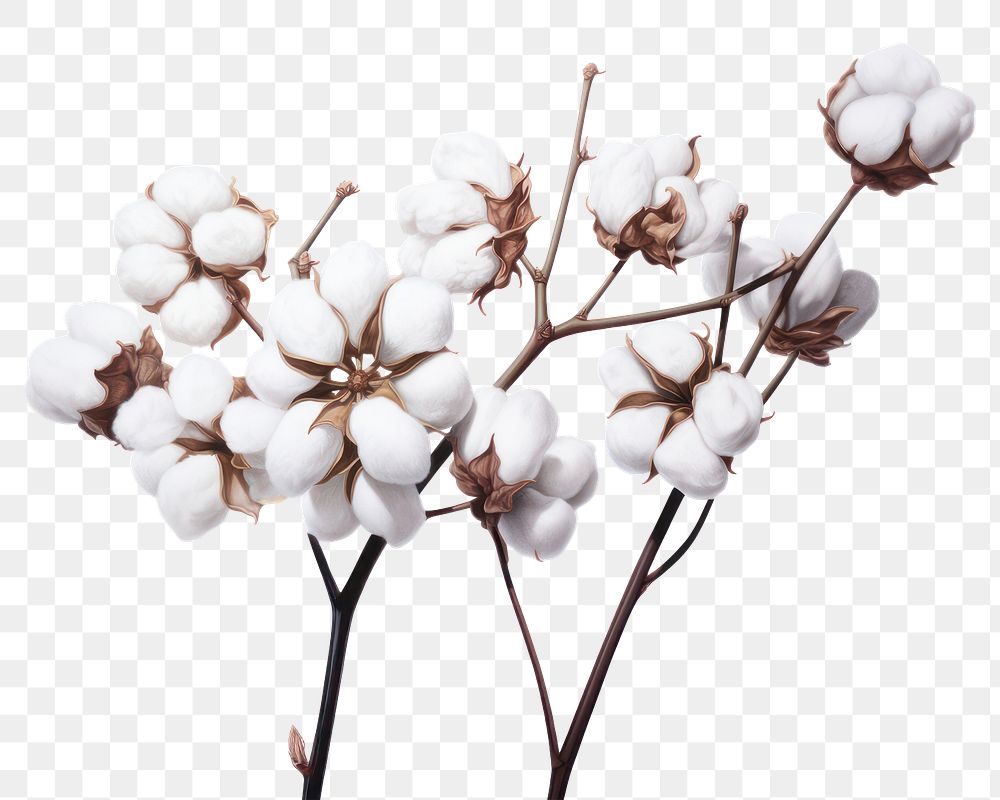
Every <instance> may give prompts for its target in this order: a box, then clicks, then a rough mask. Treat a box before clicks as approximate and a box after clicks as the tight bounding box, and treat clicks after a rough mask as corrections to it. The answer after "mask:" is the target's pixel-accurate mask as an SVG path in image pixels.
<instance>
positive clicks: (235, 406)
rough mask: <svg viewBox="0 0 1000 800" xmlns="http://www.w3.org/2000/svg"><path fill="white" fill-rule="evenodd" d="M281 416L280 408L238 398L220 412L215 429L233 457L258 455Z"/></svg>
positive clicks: (250, 398) (249, 399) (254, 398)
mask: <svg viewBox="0 0 1000 800" xmlns="http://www.w3.org/2000/svg"><path fill="white" fill-rule="evenodd" d="M171 380H173V378H172V377H171ZM283 416H284V413H283V412H282V411H281V409H280V408H275V407H274V406H269V405H268V404H267V403H263V402H261V401H260V400H258V399H257V398H256V397H238V398H237V399H235V400H233V402H231V403H230V404H229V405H227V406H226V407H225V410H223V412H222V419H221V420H219V427H220V428H221V429H222V437H223V438H224V439H225V440H226V446H227V447H228V448H229V449H230V450H232V451H233V452H234V453H259V452H261V451H263V450H264V449H265V448H266V447H267V443H268V442H269V441H270V440H271V434H272V433H274V429H275V428H276V427H278V423H279V422H281V418H282V417H283Z"/></svg>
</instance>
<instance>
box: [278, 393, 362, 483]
mask: <svg viewBox="0 0 1000 800" xmlns="http://www.w3.org/2000/svg"><path fill="white" fill-rule="evenodd" d="M323 405H324V404H323V403H321V402H316V401H308V402H304V403H296V404H295V405H294V406H292V407H291V408H290V409H288V411H286V412H285V415H284V416H283V417H282V418H281V422H279V423H278V424H277V426H276V427H275V429H274V433H273V434H272V435H271V439H270V441H269V442H268V444H267V451H266V456H265V464H266V467H267V472H268V474H269V475H270V476H271V480H272V481H273V482H274V485H275V487H276V488H277V489H278V491H279V492H281V494H282V495H283V496H285V497H298V496H299V495H300V494H303V493H304V492H305V491H306V490H307V489H309V487H310V486H313V485H314V484H316V483H318V482H319V481H320V480H321V479H322V478H323V476H324V475H326V473H327V471H328V470H329V469H330V467H332V466H333V463H334V461H336V460H337V457H338V456H339V455H340V451H341V448H342V447H343V444H344V437H343V435H342V434H341V432H340V431H339V430H338V429H337V428H335V427H333V426H332V425H317V426H316V427H315V428H313V429H312V430H310V427H311V426H312V424H313V422H315V421H316V417H317V416H319V412H320V411H322V410H323Z"/></svg>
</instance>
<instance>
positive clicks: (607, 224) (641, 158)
mask: <svg viewBox="0 0 1000 800" xmlns="http://www.w3.org/2000/svg"><path fill="white" fill-rule="evenodd" d="M588 163H589V165H590V195H589V197H588V198H587V201H588V202H589V203H590V207H591V208H592V209H593V210H594V213H595V214H596V215H597V219H598V221H599V222H600V223H601V227H603V228H604V229H605V230H606V231H608V232H609V233H618V232H619V231H620V230H621V228H622V225H624V224H625V223H626V221H628V219H629V218H630V217H631V216H632V215H633V214H635V212H636V211H638V210H639V209H640V208H642V207H643V206H646V205H649V202H650V196H651V195H652V194H653V184H654V183H656V175H655V173H654V166H653V157H652V156H651V155H650V154H649V152H648V151H647V150H646V149H644V148H642V147H639V146H638V145H634V144H626V143H624V142H608V143H607V144H606V145H604V147H602V148H601V149H600V150H599V151H598V153H597V156H596V157H595V158H594V159H593V160H592V161H590V162H588ZM666 199H667V198H666V196H664V197H663V198H662V200H661V202H664V201H666ZM657 205H658V203H657Z"/></svg>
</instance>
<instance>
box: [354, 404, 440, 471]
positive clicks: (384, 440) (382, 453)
mask: <svg viewBox="0 0 1000 800" xmlns="http://www.w3.org/2000/svg"><path fill="white" fill-rule="evenodd" d="M347 425H348V430H349V432H350V436H351V438H352V439H353V440H354V442H355V443H356V444H357V446H358V456H359V457H360V459H361V464H362V465H363V466H364V468H365V471H366V472H367V473H368V474H369V475H371V476H372V477H373V478H375V479H376V480H379V481H383V482H385V483H400V484H403V483H417V482H418V481H421V480H423V479H424V478H425V477H426V476H427V473H428V472H430V468H431V456H430V448H429V446H428V443H427V431H426V430H425V429H424V427H423V426H422V425H421V424H420V423H419V422H417V421H416V420H415V419H414V418H413V417H411V416H410V415H409V414H407V413H406V412H405V411H403V410H402V409H401V408H400V407H399V406H398V405H396V404H395V403H394V402H393V401H392V400H390V399H389V398H387V397H370V398H368V399H367V400H362V401H361V402H360V403H358V404H357V405H356V406H354V408H352V409H351V416H350V417H349V419H348V422H347Z"/></svg>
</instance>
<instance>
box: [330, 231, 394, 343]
mask: <svg viewBox="0 0 1000 800" xmlns="http://www.w3.org/2000/svg"><path fill="white" fill-rule="evenodd" d="M388 283H389V269H388V267H386V264H385V258H384V257H383V256H382V254H381V253H380V252H379V251H378V250H376V249H375V248H374V247H372V246H371V245H370V244H368V242H348V243H347V244H345V245H342V246H341V247H338V248H337V249H336V250H334V251H333V252H332V253H331V254H330V255H329V256H328V257H327V259H326V260H325V261H324V262H323V265H322V267H321V277H320V283H319V292H320V294H321V295H322V296H323V299H324V300H326V302H327V303H329V304H330V305H332V306H333V307H334V308H336V309H337V311H339V312H340V313H341V316H343V318H344V319H345V320H346V322H347V328H348V332H349V334H350V340H351V341H352V342H353V343H354V344H357V343H358V337H359V336H360V335H361V331H362V330H363V328H364V326H365V323H366V322H368V318H369V317H370V316H371V315H372V312H373V311H374V310H375V307H376V306H377V305H378V301H379V298H380V297H381V296H382V292H384V291H385V287H386V286H387V285H388Z"/></svg>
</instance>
